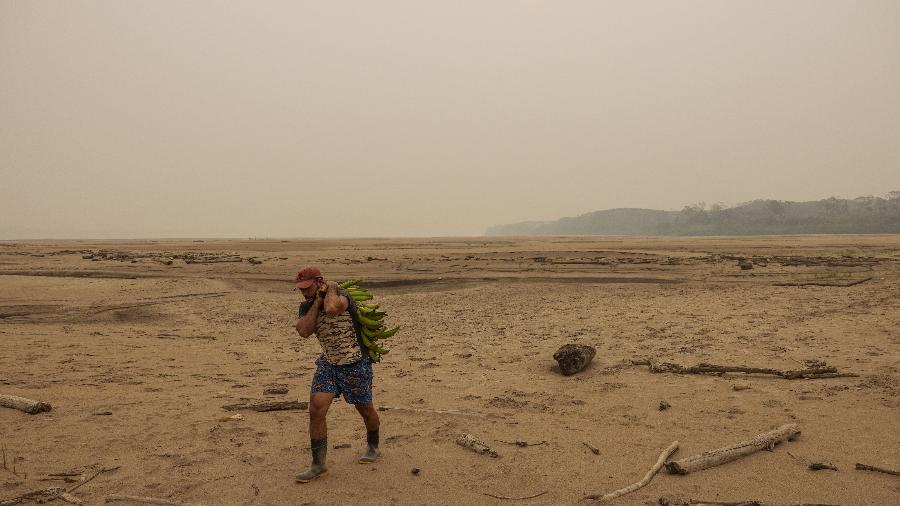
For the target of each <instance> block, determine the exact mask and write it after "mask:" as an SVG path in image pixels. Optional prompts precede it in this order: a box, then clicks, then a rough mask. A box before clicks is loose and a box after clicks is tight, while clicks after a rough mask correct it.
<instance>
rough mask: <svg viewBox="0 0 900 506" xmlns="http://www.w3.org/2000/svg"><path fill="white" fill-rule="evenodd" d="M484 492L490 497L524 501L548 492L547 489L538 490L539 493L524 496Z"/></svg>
mask: <svg viewBox="0 0 900 506" xmlns="http://www.w3.org/2000/svg"><path fill="white" fill-rule="evenodd" d="M482 493H483V494H484V495H486V496H488V497H493V498H494V499H509V500H512V501H524V500H525V499H534V498H535V497H540V496H542V495H544V494H546V493H547V491H546V490H544V491H543V492H538V493H537V494H532V495H526V496H524V497H507V496H505V495H495V494H491V493H490V492H482Z"/></svg>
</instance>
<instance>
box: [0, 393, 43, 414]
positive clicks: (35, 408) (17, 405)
mask: <svg viewBox="0 0 900 506" xmlns="http://www.w3.org/2000/svg"><path fill="white" fill-rule="evenodd" d="M0 406H2V407H4V408H12V409H18V410H19V411H24V412H26V413H28V414H29V415H34V414H37V413H42V412H44V411H50V410H51V409H52V407H51V406H50V405H49V404H47V403H46V402H40V401H33V400H31V399H26V398H24V397H19V396H17V395H6V394H0Z"/></svg>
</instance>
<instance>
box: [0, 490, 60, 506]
mask: <svg viewBox="0 0 900 506" xmlns="http://www.w3.org/2000/svg"><path fill="white" fill-rule="evenodd" d="M64 491H65V489H64V488H62V487H50V488H44V489H41V490H34V491H31V492H28V493H26V494H22V495H20V496H18V497H13V498H12V499H4V500H0V506H13V505H14V504H19V503H22V502H25V501H32V500H35V499H42V498H46V499H49V498H51V497H56V496H57V495H59V494H61V493H63V492H64Z"/></svg>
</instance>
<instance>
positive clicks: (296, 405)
mask: <svg viewBox="0 0 900 506" xmlns="http://www.w3.org/2000/svg"><path fill="white" fill-rule="evenodd" d="M308 407H309V402H307V401H260V402H250V403H246V402H244V403H239V404H228V405H227V406H222V409H226V410H228V411H237V410H240V409H249V410H252V411H261V412H264V411H284V410H292V409H307V408H308Z"/></svg>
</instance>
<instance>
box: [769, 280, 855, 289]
mask: <svg viewBox="0 0 900 506" xmlns="http://www.w3.org/2000/svg"><path fill="white" fill-rule="evenodd" d="M870 279H872V278H863V279H858V280H856V281H851V282H850V283H818V282H816V281H809V282H801V283H772V286H834V287H838V288H847V287H848V286H856V285H860V284H862V283H865V282H866V281H869V280H870Z"/></svg>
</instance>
